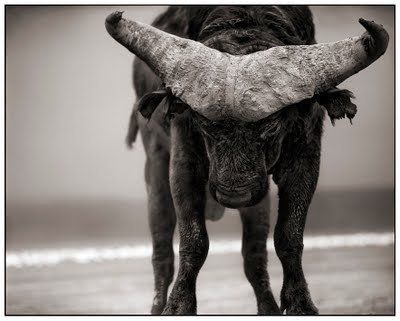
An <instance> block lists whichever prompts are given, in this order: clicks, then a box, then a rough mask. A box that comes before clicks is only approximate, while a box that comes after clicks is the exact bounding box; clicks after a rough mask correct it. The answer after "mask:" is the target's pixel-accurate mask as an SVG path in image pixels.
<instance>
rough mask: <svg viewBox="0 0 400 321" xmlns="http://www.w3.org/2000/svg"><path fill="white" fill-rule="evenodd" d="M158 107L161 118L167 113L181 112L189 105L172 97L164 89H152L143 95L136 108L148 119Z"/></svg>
mask: <svg viewBox="0 0 400 321" xmlns="http://www.w3.org/2000/svg"><path fill="white" fill-rule="evenodd" d="M158 107H159V108H160V111H161V115H162V118H164V119H165V118H166V117H167V115H168V116H171V115H173V114H181V113H183V112H184V111H185V110H186V109H187V108H188V107H189V106H188V105H186V104H185V103H184V102H183V101H182V100H180V99H179V98H176V97H174V96H173V95H172V94H171V93H170V92H169V91H167V90H166V89H161V90H157V91H153V92H151V93H148V94H146V95H144V96H143V97H142V98H140V100H139V102H138V110H139V112H140V113H141V114H142V116H143V117H144V118H147V119H150V118H151V116H152V115H153V113H154V112H155V110H156V109H157V108H158Z"/></svg>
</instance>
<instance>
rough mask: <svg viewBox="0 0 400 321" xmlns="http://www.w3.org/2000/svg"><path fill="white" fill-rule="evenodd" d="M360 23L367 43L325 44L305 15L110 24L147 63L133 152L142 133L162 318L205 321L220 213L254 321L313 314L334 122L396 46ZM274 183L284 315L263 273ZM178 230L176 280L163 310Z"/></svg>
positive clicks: (178, 11) (290, 9)
mask: <svg viewBox="0 0 400 321" xmlns="http://www.w3.org/2000/svg"><path fill="white" fill-rule="evenodd" d="M359 22H360V23H361V25H362V26H363V27H364V28H365V29H366V32H365V33H364V34H363V35H361V36H359V37H353V38H348V39H345V40H342V41H338V42H334V43H324V44H316V42H315V39H314V24H313V19H312V15H311V12H310V10H309V8H308V7H306V6H262V7H256V6H209V7H198V6H194V7H190V6H189V7H177V6H174V7H170V8H169V9H168V10H167V11H166V12H165V13H163V14H161V15H160V16H159V17H158V18H157V19H156V20H155V21H154V23H153V26H149V25H146V24H143V23H139V22H135V21H129V20H126V19H124V18H122V12H115V13H113V14H111V15H109V16H108V17H107V19H106V28H107V31H108V32H109V34H110V35H111V36H112V37H113V38H115V40H117V41H118V42H119V43H121V44H122V45H123V46H125V47H126V48H127V49H128V50H129V51H131V52H132V53H134V54H135V55H136V56H137V57H138V58H140V59H138V58H136V59H135V62H134V86H135V90H136V93H137V97H138V98H139V100H138V102H137V103H136V105H135V108H134V111H133V113H132V116H131V120H130V129H129V133H128V137H127V141H128V144H129V145H131V144H132V143H133V142H134V141H135V138H136V135H137V131H138V129H140V132H141V135H142V138H143V144H144V147H145V150H146V155H147V160H146V166H145V179H146V184H147V191H148V208H149V220H150V228H151V233H152V239H153V257H152V262H153V268H154V275H155V297H154V301H153V306H152V310H151V312H152V313H153V314H160V313H164V314H194V313H196V309H197V306H196V294H195V289H196V278H197V275H198V273H199V270H200V268H201V267H202V265H203V263H204V261H205V259H206V256H207V253H208V246H209V241H208V236H207V230H206V225H205V219H206V217H207V218H211V219H218V218H219V217H221V216H222V214H223V210H224V208H225V207H229V208H237V209H239V212H240V216H241V220H242V224H243V241H242V255H243V259H244V270H245V274H246V277H247V279H248V280H249V282H250V283H251V285H252V287H253V289H254V292H255V295H256V298H257V307H258V313H259V314H279V313H283V312H285V311H286V313H287V314H317V313H318V310H317V308H316V307H315V305H314V303H313V301H312V299H311V296H310V293H309V290H308V286H307V282H306V280H305V277H304V273H303V270H302V252H303V232H304V226H305V222H306V216H307V211H308V207H309V205H310V202H311V199H312V197H313V194H314V191H315V188H316V185H317V180H318V176H319V164H320V151H321V135H322V127H323V119H324V114H325V110H326V111H327V112H328V115H329V117H330V118H331V120H332V122H334V121H335V119H340V118H344V117H348V118H349V119H350V121H351V119H352V118H353V117H354V116H355V114H356V106H355V105H354V104H353V103H352V102H351V98H352V97H353V96H352V93H351V92H349V91H347V90H341V89H338V88H336V86H337V85H339V84H340V83H341V82H343V81H344V80H345V79H347V78H348V77H350V76H352V75H353V74H355V73H357V72H358V71H360V70H362V69H364V68H365V67H367V66H368V65H370V64H371V63H372V62H374V61H375V60H376V59H378V58H379V57H380V56H381V55H382V54H383V53H384V52H385V50H386V48H387V44H388V40H389V39H388V34H387V32H386V31H385V30H384V28H383V27H382V26H381V25H379V24H376V23H374V22H373V21H366V20H364V19H360V20H359ZM269 175H272V178H273V180H274V182H275V183H276V184H277V186H278V188H279V215H278V221H277V224H276V226H275V233H274V243H275V249H276V253H277V255H278V257H279V259H280V261H281V263H282V267H283V274H284V278H283V287H282V290H281V295H280V307H278V305H277V303H276V301H275V299H274V297H273V294H272V292H271V288H270V283H269V276H268V272H267V252H266V240H267V235H268V229H269V202H268V196H267V191H268V187H269V179H268V177H269ZM207 195H211V196H207ZM215 201H216V202H215ZM176 221H178V227H179V235H180V246H179V271H178V275H177V278H176V281H175V284H174V286H173V289H172V292H171V294H170V296H169V298H168V300H167V291H168V287H169V285H170V283H171V282H172V279H173V274H174V253H173V246H172V239H173V232H174V228H175V224H176Z"/></svg>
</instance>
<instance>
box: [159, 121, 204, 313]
mask: <svg viewBox="0 0 400 321" xmlns="http://www.w3.org/2000/svg"><path fill="white" fill-rule="evenodd" d="M186 121H187V119H186V117H185V115H184V114H183V115H181V116H177V117H176V118H174V119H173V122H172V123H171V142H172V144H171V161H170V184H171V192H172V197H173V200H174V205H175V211H176V214H177V220H178V227H179V239H180V244H179V270H178V275H177V278H176V280H175V284H174V286H173V288H172V292H171V294H170V296H169V299H168V302H167V306H166V307H165V309H164V312H163V314H195V313H196V312H197V303H196V279H197V275H198V273H199V271H200V269H201V267H202V265H203V263H204V261H205V259H206V257H207V253H208V246H209V242H208V235H207V230H206V225H205V215H204V211H205V204H206V193H205V185H206V182H207V178H206V175H207V173H206V169H205V166H204V164H205V162H204V158H203V157H204V152H203V151H202V147H201V146H202V145H201V140H198V139H199V137H196V135H194V134H193V133H192V132H191V130H190V126H188V125H187V123H186ZM196 138H197V139H196Z"/></svg>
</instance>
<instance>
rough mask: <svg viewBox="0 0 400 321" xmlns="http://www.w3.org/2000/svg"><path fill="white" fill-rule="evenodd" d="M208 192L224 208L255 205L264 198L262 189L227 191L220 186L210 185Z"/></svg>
mask: <svg viewBox="0 0 400 321" xmlns="http://www.w3.org/2000/svg"><path fill="white" fill-rule="evenodd" d="M210 192H211V195H212V196H213V197H214V199H215V200H216V201H217V202H218V203H220V204H221V205H222V206H224V207H228V208H234V209H237V208H241V207H249V206H253V205H255V204H257V203H258V202H259V201H260V200H261V199H262V198H263V196H264V194H263V193H262V189H256V190H254V187H253V188H248V189H245V188H240V189H237V190H234V189H233V190H227V189H225V188H223V187H220V186H218V185H217V186H215V185H211V184H210Z"/></svg>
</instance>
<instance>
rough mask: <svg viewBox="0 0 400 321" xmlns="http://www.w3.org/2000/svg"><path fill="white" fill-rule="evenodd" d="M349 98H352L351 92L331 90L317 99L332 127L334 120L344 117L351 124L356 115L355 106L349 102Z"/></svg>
mask: <svg viewBox="0 0 400 321" xmlns="http://www.w3.org/2000/svg"><path fill="white" fill-rule="evenodd" d="M351 98H354V95H353V93H352V92H351V91H349V90H346V89H338V88H333V89H331V90H328V91H326V92H324V93H322V94H320V95H319V96H318V97H317V101H318V103H319V104H320V105H322V106H324V107H325V109H326V110H327V112H328V115H329V117H330V119H331V122H332V125H333V126H334V125H335V120H336V119H342V118H344V117H347V118H348V119H349V120H350V123H351V124H352V120H353V118H354V116H355V115H356V113H357V106H356V105H355V104H353V103H352V102H351Z"/></svg>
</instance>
